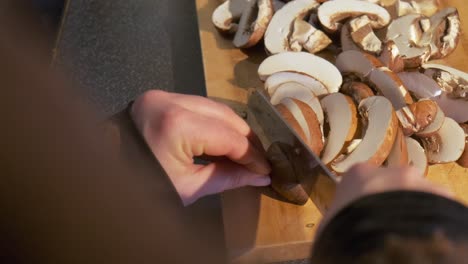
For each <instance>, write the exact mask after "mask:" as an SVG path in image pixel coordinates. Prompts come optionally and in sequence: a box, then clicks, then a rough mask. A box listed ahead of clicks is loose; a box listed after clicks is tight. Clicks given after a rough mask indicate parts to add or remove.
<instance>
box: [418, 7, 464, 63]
mask: <svg viewBox="0 0 468 264" xmlns="http://www.w3.org/2000/svg"><path fill="white" fill-rule="evenodd" d="M429 21H430V27H429V29H427V30H426V31H425V32H424V34H423V36H422V38H421V39H420V40H419V41H418V42H417V44H418V45H419V46H429V47H430V50H431V59H441V58H444V57H446V56H447V55H449V54H450V53H452V51H454V50H455V48H456V47H457V44H458V40H459V35H460V19H459V17H458V11H457V9H456V8H454V7H449V8H445V9H443V10H441V11H439V12H437V13H436V14H434V15H433V16H432V17H431V18H430V20H429Z"/></svg>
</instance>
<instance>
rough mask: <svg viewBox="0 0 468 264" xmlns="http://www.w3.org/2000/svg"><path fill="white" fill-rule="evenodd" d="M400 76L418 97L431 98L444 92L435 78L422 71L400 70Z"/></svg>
mask: <svg viewBox="0 0 468 264" xmlns="http://www.w3.org/2000/svg"><path fill="white" fill-rule="evenodd" d="M398 78H400V80H401V81H402V82H403V84H404V85H405V87H406V88H407V89H408V90H409V91H410V92H412V93H413V95H414V96H415V97H416V98H418V99H423V98H431V97H434V96H439V95H441V94H442V89H441V88H440V86H439V85H438V84H437V83H436V82H435V81H434V80H433V79H431V78H429V77H428V76H426V75H424V74H422V73H420V72H417V71H413V72H400V73H398Z"/></svg>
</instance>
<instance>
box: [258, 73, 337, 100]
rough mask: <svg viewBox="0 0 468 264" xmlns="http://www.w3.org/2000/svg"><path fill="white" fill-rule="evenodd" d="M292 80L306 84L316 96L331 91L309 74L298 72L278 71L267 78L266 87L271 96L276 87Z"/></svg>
mask: <svg viewBox="0 0 468 264" xmlns="http://www.w3.org/2000/svg"><path fill="white" fill-rule="evenodd" d="M290 82H293V83H299V84H302V85H304V86H306V87H307V88H309V89H310V90H312V92H313V93H314V94H315V95H316V96H321V95H324V94H328V93H329V92H328V90H327V88H326V87H325V86H324V85H323V84H322V83H321V82H319V81H317V80H316V79H314V78H312V77H310V76H308V75H305V74H302V73H296V72H277V73H274V74H272V75H270V76H269V77H268V78H267V79H266V80H265V89H266V91H267V92H268V94H269V95H270V96H273V94H274V93H275V91H276V89H278V87H279V86H280V85H282V84H285V83H290Z"/></svg>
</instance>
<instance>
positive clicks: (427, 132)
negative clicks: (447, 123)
mask: <svg viewBox="0 0 468 264" xmlns="http://www.w3.org/2000/svg"><path fill="white" fill-rule="evenodd" d="M436 107H437V110H436V114H435V116H434V118H433V120H432V121H431V123H430V124H429V125H428V126H426V127H425V128H424V129H421V130H420V131H418V132H416V136H418V137H430V136H432V135H434V134H435V133H436V132H437V131H439V129H440V128H441V127H442V124H443V123H444V120H445V114H444V111H442V109H440V107H439V106H438V105H436Z"/></svg>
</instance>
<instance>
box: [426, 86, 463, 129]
mask: <svg viewBox="0 0 468 264" xmlns="http://www.w3.org/2000/svg"><path fill="white" fill-rule="evenodd" d="M432 100H434V101H436V102H437V104H438V105H439V107H440V108H441V109H442V111H444V113H445V116H447V117H450V118H452V119H455V121H457V122H458V123H465V122H468V111H466V109H468V101H466V100H464V99H453V98H450V97H449V96H448V95H447V94H446V93H442V94H441V95H440V96H437V97H433V98H432Z"/></svg>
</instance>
